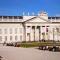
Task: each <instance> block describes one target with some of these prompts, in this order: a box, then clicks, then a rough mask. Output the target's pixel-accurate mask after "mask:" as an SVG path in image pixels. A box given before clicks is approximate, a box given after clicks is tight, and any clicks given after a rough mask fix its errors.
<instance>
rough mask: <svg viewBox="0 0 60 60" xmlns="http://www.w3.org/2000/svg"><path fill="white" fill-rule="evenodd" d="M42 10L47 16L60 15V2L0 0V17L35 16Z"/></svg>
mask: <svg viewBox="0 0 60 60" xmlns="http://www.w3.org/2000/svg"><path fill="white" fill-rule="evenodd" d="M42 10H43V11H46V12H47V13H48V15H49V16H56V15H60V0H0V15H10V16H12V15H13V16H19V15H22V13H23V12H25V15H27V12H30V15H32V12H34V13H35V15H36V14H37V13H38V12H40V11H42Z"/></svg>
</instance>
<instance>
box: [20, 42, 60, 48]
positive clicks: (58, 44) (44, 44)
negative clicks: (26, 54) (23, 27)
mask: <svg viewBox="0 0 60 60" xmlns="http://www.w3.org/2000/svg"><path fill="white" fill-rule="evenodd" d="M53 45H54V44H53V42H22V43H20V47H25V48H28V47H39V46H53ZM55 45H57V46H60V42H56V44H55Z"/></svg>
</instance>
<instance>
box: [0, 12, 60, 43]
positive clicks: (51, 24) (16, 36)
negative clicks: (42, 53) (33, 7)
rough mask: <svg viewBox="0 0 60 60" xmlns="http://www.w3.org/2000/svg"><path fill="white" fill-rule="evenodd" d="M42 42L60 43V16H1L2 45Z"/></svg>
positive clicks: (43, 14)
mask: <svg viewBox="0 0 60 60" xmlns="http://www.w3.org/2000/svg"><path fill="white" fill-rule="evenodd" d="M41 40H55V41H60V17H59V16H55V17H49V16H48V15H47V13H46V12H41V13H40V14H39V15H38V16H0V43H4V42H6V43H11V42H22V41H41Z"/></svg>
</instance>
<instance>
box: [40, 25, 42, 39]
mask: <svg viewBox="0 0 60 60" xmlns="http://www.w3.org/2000/svg"><path fill="white" fill-rule="evenodd" d="M40 40H42V26H40Z"/></svg>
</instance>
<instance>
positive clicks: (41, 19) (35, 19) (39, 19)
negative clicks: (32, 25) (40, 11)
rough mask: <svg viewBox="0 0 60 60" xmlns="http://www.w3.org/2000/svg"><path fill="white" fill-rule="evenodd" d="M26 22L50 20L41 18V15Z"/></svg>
mask: <svg viewBox="0 0 60 60" xmlns="http://www.w3.org/2000/svg"><path fill="white" fill-rule="evenodd" d="M25 22H48V20H46V19H43V18H40V17H34V18H31V19H29V20H26V21H25Z"/></svg>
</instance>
